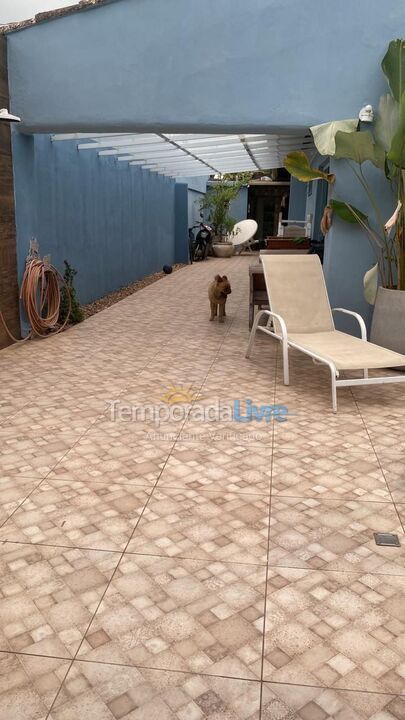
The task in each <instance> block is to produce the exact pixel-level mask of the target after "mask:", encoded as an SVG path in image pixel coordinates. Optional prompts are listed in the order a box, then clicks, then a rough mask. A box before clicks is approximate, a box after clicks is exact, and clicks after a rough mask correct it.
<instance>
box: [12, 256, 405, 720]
mask: <svg viewBox="0 0 405 720" xmlns="http://www.w3.org/2000/svg"><path fill="white" fill-rule="evenodd" d="M251 262H252V258H251V257H247V256H240V257H233V258H231V259H230V260H220V259H211V258H210V259H209V260H208V261H207V262H204V263H200V264H194V265H192V266H189V267H186V268H183V269H181V270H179V271H177V272H175V273H173V274H172V275H169V276H167V277H166V278H164V279H163V280H161V281H159V282H158V283H155V284H153V285H150V286H148V287H147V288H145V289H143V290H142V291H140V292H139V293H136V294H135V295H133V296H131V297H128V298H126V299H125V300H123V301H121V302H120V303H118V304H116V305H114V306H113V307H110V308H109V309H108V310H105V311H103V312H102V313H99V314H98V315H95V316H93V317H91V318H89V319H88V320H86V321H85V322H84V323H83V324H81V325H79V326H76V327H74V328H72V329H70V330H69V331H68V332H65V333H63V334H61V335H58V336H55V337H51V338H49V339H47V340H46V341H40V342H37V341H33V342H30V343H27V344H26V345H22V346H19V347H16V346H14V347H10V348H8V349H6V350H4V351H2V352H1V354H0V364H1V367H2V377H3V383H2V388H1V392H0V438H1V443H0V469H1V481H0V497H1V511H0V512H1V515H0V521H1V523H2V524H1V528H0V540H1V544H0V558H1V559H0V568H1V573H2V576H3V584H2V591H1V595H0V621H1V628H2V629H1V630H0V666H1V676H2V678H4V680H3V683H2V685H1V689H2V702H1V703H0V718H7V719H9V718H12V719H13V720H20V719H21V720H22V719H23V718H24V720H26V719H27V718H38V719H40V720H43V719H45V718H52V719H53V720H68V719H69V720H70V719H71V718H73V717H82V716H83V717H84V716H86V717H87V718H88V719H89V720H104V719H110V718H116V719H117V720H118V719H119V718H130V719H131V720H155V719H156V718H159V720H173V719H175V720H200V719H204V718H210V719H211V720H248V719H249V720H259V718H263V720H273V719H277V720H294V719H295V718H298V719H299V720H326V719H327V718H336V719H339V720H365V719H368V720H370V719H371V718H373V720H391V719H397V720H400V718H403V717H405V644H404V638H405V608H404V601H403V593H404V590H405V567H404V557H405V550H404V548H405V544H404V537H403V525H402V524H401V520H402V522H404V520H405V481H404V475H405V441H404V437H403V429H404V419H405V402H404V398H405V394H404V391H403V390H401V389H400V388H398V387H396V386H380V387H373V388H358V389H357V388H356V389H355V390H353V391H352V390H350V389H344V390H340V391H339V412H338V414H337V415H334V414H333V413H332V411H331V408H330V389H329V373H328V370H326V369H323V368H320V367H319V366H314V365H313V364H312V362H311V361H310V360H309V359H306V358H305V357H303V356H302V355H298V354H297V355H295V354H294V353H292V354H291V385H290V386H289V387H287V388H286V387H284V385H283V384H282V375H281V368H280V362H279V358H278V354H277V350H278V348H277V346H276V344H275V343H273V342H272V341H270V340H268V339H267V338H258V340H257V343H256V345H255V352H254V354H253V356H252V359H251V360H246V359H245V357H244V351H245V347H246V344H247V340H248V335H249V328H248V283H249V273H248V267H249V264H250V263H251ZM216 273H220V274H227V275H228V277H229V278H230V281H231V284H232V294H231V295H230V297H229V299H228V303H227V318H226V321H225V323H224V324H223V325H221V324H219V323H217V322H214V323H210V322H209V321H208V318H209V306H208V298H207V286H208V283H209V282H210V280H211V279H212V278H213V277H214V275H215V274H216ZM184 392H186V398H189V399H190V398H191V400H192V401H193V405H192V406H191V407H189V412H188V414H187V413H186V414H184V415H183V414H182V412H181V409H182V407H183V408H184V405H183V406H182V405H181V404H179V400H181V399H184V397H185V395H184ZM162 397H164V398H165V400H164V401H162ZM173 398H174V399H175V400H177V403H176V405H178V406H179V407H180V410H179V411H178V419H176V418H175V417H173V416H172V415H170V413H169V412H163V410H166V411H167V410H168V409H170V408H171V407H173V406H172V405H170V402H171V401H172V400H173ZM238 400H239V401H240V406H239V407H240V418H239V419H240V420H243V418H244V417H245V415H246V407H247V404H246V401H247V400H250V401H251V403H252V405H255V406H256V407H260V406H263V405H274V404H280V405H282V406H285V407H287V408H288V414H287V415H286V416H285V417H286V421H285V422H276V421H271V422H268V423H267V422H265V420H263V419H262V420H261V421H260V422H259V421H257V420H253V421H252V422H243V421H240V422H237V421H235V420H233V421H232V420H231V419H230V418H229V414H228V415H227V414H226V412H224V415H223V416H221V417H220V418H219V419H217V420H214V421H210V420H209V419H208V417H206V416H205V417H204V412H205V411H204V408H205V409H206V410H207V409H208V408H209V407H212V406H214V407H218V404H219V406H220V407H224V408H225V407H234V402H235V401H238ZM156 405H157V406H158V407H160V408H163V410H162V413H161V422H160V425H159V426H158V425H157V424H156V422H155V418H154V417H153V412H152V411H151V412H150V414H149V416H148V417H147V418H146V419H142V418H140V417H139V415H136V414H134V411H133V408H144V407H145V406H151V407H152V408H153V407H155V406H156ZM197 407H198V408H199V413H200V414H199V415H198V413H197V412H193V409H194V410H195V409H196V408H197ZM237 407H238V406H237ZM206 415H208V410H207V413H206ZM374 532H394V533H397V534H398V536H399V538H400V542H401V547H399V548H387V547H378V546H377V545H376V544H375V542H374V537H373V533H374Z"/></svg>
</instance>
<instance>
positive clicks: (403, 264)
mask: <svg viewBox="0 0 405 720" xmlns="http://www.w3.org/2000/svg"><path fill="white" fill-rule="evenodd" d="M381 65H382V69H383V72H384V74H385V76H386V78H387V80H388V84H389V87H390V93H387V94H386V95H383V96H382V97H381V98H380V103H379V107H378V113H377V118H376V121H375V123H374V127H373V131H372V132H371V131H369V130H367V131H362V132H359V128H358V120H357V119H355V120H340V121H333V122H329V123H323V124H322V125H316V126H314V127H312V128H311V132H312V135H313V138H314V143H315V146H316V148H317V150H318V152H319V153H320V154H321V155H327V156H332V157H335V158H336V159H344V160H345V161H346V162H347V163H348V164H349V165H350V167H351V169H352V171H353V173H354V174H355V176H356V177H357V179H358V181H359V183H360V184H361V186H362V187H363V189H364V192H365V196H366V197H367V199H368V201H369V204H370V206H371V208H372V216H371V217H369V216H368V215H366V214H365V213H364V212H362V211H361V210H359V209H358V208H356V207H355V206H354V205H353V204H352V203H351V202H350V200H345V199H344V198H339V199H338V198H334V199H332V200H331V201H330V207H331V208H332V210H333V212H334V213H335V214H336V215H338V216H339V217H340V218H341V219H342V220H344V221H346V222H349V223H356V224H358V225H360V226H361V227H362V228H363V229H364V230H365V231H366V233H367V235H368V238H369V240H370V243H371V244H372V247H373V249H374V251H375V254H376V260H377V262H376V264H375V265H374V267H373V268H371V270H369V271H368V272H367V273H366V275H365V278H364V290H365V297H366V299H367V300H368V302H370V303H373V302H374V300H375V296H376V293H377V287H378V282H379V280H380V281H381V283H382V285H383V286H384V287H387V288H398V289H399V290H405V41H404V40H392V41H391V42H390V44H389V47H388V50H387V52H386V54H385V56H384V59H383V61H382V64H381ZM366 162H371V163H372V164H373V165H375V167H377V168H379V169H380V170H381V172H382V173H384V176H385V178H386V181H387V182H388V183H389V184H390V187H391V189H392V194H393V201H394V202H393V205H395V203H396V208H395V211H394V213H393V215H392V217H391V218H390V219H389V220H388V221H386V222H384V218H383V215H382V212H381V210H380V207H379V203H378V198H377V197H376V195H375V193H374V192H373V189H372V187H371V185H370V183H369V181H368V179H367V177H366V175H365V173H364V169H363V166H364V163H366ZM284 164H285V167H286V169H287V170H288V171H289V172H290V173H291V175H293V176H294V177H296V178H297V179H298V180H301V181H303V182H309V181H310V180H320V179H323V180H326V181H327V182H328V183H330V185H333V183H334V180H335V177H334V175H332V174H326V173H323V172H322V171H320V170H319V169H317V168H312V167H311V165H310V163H309V161H308V158H307V156H306V154H305V153H304V152H301V151H296V152H292V153H290V154H289V155H287V157H286V158H285V162H284Z"/></svg>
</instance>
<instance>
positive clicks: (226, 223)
mask: <svg viewBox="0 0 405 720" xmlns="http://www.w3.org/2000/svg"><path fill="white" fill-rule="evenodd" d="M246 175H247V173H243V174H242V176H241V177H239V178H238V179H236V180H234V179H233V178H232V176H226V175H225V176H224V177H222V178H221V179H220V180H215V181H214V182H213V183H212V184H211V185H210V187H209V188H208V190H207V193H206V195H205V196H204V198H203V200H202V202H201V210H205V211H206V212H207V213H208V222H209V223H210V225H211V226H212V229H213V232H214V240H213V243H212V251H213V253H214V255H215V256H216V257H231V255H233V253H234V246H233V244H232V242H231V240H230V235H231V233H232V230H233V228H234V225H235V223H236V220H235V218H233V217H231V215H230V214H229V207H230V204H231V202H232V200H235V198H236V197H237V195H238V193H239V191H240V189H241V187H242V186H243V185H245V184H246V182H247V181H248V179H247V177H246Z"/></svg>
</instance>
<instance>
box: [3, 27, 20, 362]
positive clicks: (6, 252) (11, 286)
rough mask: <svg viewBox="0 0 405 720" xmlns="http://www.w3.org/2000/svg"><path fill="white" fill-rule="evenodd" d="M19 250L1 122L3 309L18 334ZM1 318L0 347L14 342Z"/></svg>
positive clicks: (6, 103) (6, 132) (5, 88)
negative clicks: (17, 247) (17, 248)
mask: <svg viewBox="0 0 405 720" xmlns="http://www.w3.org/2000/svg"><path fill="white" fill-rule="evenodd" d="M7 78H8V75H7V47H6V36H5V35H2V36H0V108H8V107H9V101H10V98H9V92H8V84H7V83H8V80H7ZM18 295H19V292H18V282H17V250H16V229H15V214H14V186H13V164H12V159H11V139H10V125H9V123H8V122H1V123H0V310H1V311H2V313H3V315H4V319H5V321H6V323H7V325H8V327H9V329H10V331H11V332H12V333H13V335H14V336H15V337H20V312H19V300H18ZM10 343H11V340H10V338H9V336H8V335H7V333H6V331H5V329H4V327H3V323H2V322H1V321H0V348H3V347H5V346H6V345H10Z"/></svg>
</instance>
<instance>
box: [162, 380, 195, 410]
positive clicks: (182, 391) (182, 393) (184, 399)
mask: <svg viewBox="0 0 405 720" xmlns="http://www.w3.org/2000/svg"><path fill="white" fill-rule="evenodd" d="M198 397H199V395H198V392H195V391H194V390H193V385H192V384H190V385H188V386H187V387H183V386H182V385H173V384H172V385H170V386H169V388H168V389H167V391H166V392H165V394H164V395H162V397H161V400H162V401H163V402H165V403H167V404H168V405H181V404H183V403H184V404H191V403H192V402H194V400H197V398H198Z"/></svg>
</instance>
